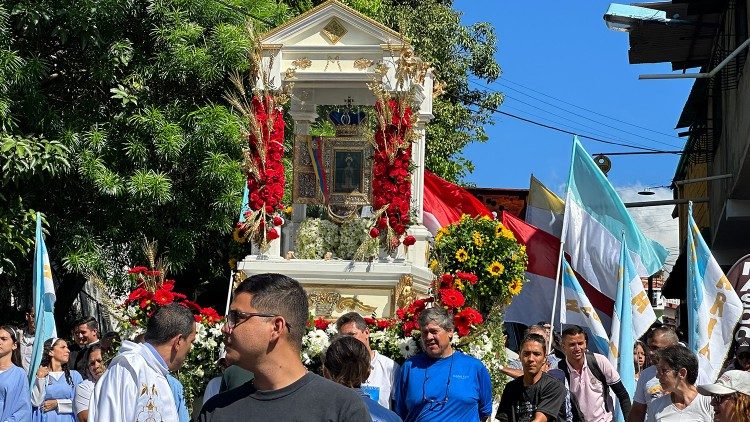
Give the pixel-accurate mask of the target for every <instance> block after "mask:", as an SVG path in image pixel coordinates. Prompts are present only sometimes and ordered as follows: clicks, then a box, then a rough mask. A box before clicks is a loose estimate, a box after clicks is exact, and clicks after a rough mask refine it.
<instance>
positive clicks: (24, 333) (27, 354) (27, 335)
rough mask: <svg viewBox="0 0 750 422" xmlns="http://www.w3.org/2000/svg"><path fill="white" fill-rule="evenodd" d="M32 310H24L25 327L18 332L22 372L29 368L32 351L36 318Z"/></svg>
mask: <svg viewBox="0 0 750 422" xmlns="http://www.w3.org/2000/svg"><path fill="white" fill-rule="evenodd" d="M35 316H36V315H35V313H34V308H32V307H29V309H27V310H26V327H24V328H23V329H20V330H18V334H17V335H16V336H17V337H18V345H19V349H20V351H21V366H23V369H24V371H26V372H27V373H28V372H29V367H30V366H31V353H32V352H33V351H34V334H35V333H36V318H35Z"/></svg>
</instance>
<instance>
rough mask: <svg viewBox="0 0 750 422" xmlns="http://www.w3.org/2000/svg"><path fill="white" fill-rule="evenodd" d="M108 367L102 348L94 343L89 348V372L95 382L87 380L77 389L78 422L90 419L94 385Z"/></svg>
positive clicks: (76, 411)
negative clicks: (90, 404) (103, 357)
mask: <svg viewBox="0 0 750 422" xmlns="http://www.w3.org/2000/svg"><path fill="white" fill-rule="evenodd" d="M106 369H107V366H106V365H105V364H104V360H103V359H102V346H101V345H100V344H99V343H94V344H92V345H91V346H89V361H88V370H89V373H90V374H91V377H92V378H93V379H94V380H93V381H91V380H88V379H85V380H83V382H82V383H80V384H78V387H76V399H75V413H76V416H77V417H78V422H86V421H88V419H89V403H90V402H91V393H93V392H94V384H96V382H97V381H99V378H101V376H102V375H103V374H104V371H105V370H106Z"/></svg>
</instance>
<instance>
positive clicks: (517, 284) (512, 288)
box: [508, 280, 523, 296]
mask: <svg viewBox="0 0 750 422" xmlns="http://www.w3.org/2000/svg"><path fill="white" fill-rule="evenodd" d="M521 287H523V284H521V280H513V281H511V282H510V284H509V285H508V292H510V294H512V295H513V296H515V295H517V294H519V293H521Z"/></svg>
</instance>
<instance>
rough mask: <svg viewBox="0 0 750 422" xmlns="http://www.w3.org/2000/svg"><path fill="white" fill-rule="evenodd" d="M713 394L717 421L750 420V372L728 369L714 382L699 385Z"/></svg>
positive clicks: (737, 421)
mask: <svg viewBox="0 0 750 422" xmlns="http://www.w3.org/2000/svg"><path fill="white" fill-rule="evenodd" d="M698 391H699V392H700V393H701V394H705V395H707V396H711V404H712V405H713V406H714V421H716V422H750V372H747V371H727V372H724V373H723V374H722V375H721V376H720V377H719V379H718V380H716V382H715V383H713V384H708V385H701V386H699V387H698Z"/></svg>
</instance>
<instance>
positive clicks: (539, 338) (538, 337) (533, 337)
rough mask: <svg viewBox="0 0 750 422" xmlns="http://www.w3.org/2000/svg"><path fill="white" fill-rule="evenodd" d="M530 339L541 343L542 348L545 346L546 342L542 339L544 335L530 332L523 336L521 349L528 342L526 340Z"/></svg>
mask: <svg viewBox="0 0 750 422" xmlns="http://www.w3.org/2000/svg"><path fill="white" fill-rule="evenodd" d="M530 341H533V342H537V343H539V344H541V345H542V349H546V347H547V342H546V341H544V337H542V336H541V335H539V334H534V333H530V334H526V335H525V336H523V340H521V349H522V350H523V345H524V344H526V343H528V342H530ZM545 352H546V350H545Z"/></svg>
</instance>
